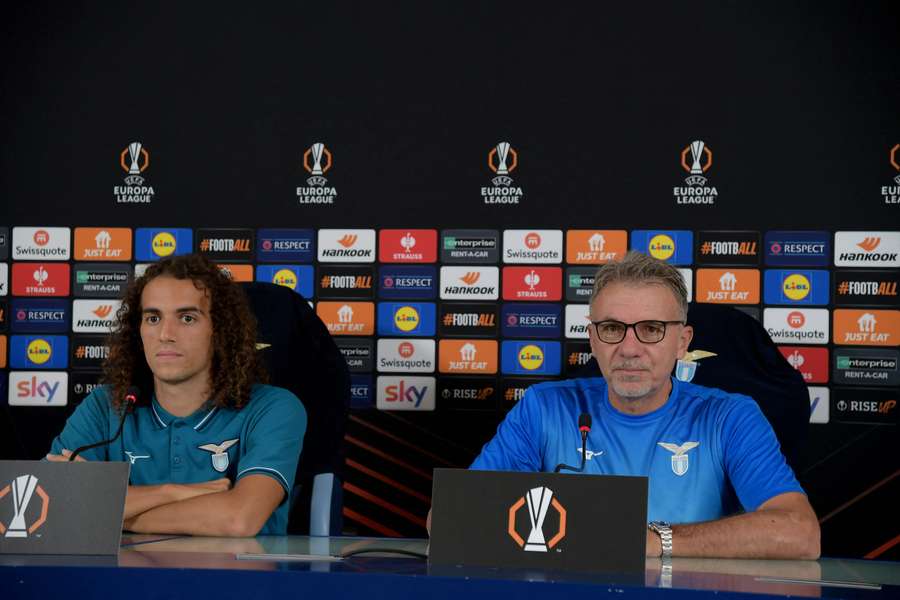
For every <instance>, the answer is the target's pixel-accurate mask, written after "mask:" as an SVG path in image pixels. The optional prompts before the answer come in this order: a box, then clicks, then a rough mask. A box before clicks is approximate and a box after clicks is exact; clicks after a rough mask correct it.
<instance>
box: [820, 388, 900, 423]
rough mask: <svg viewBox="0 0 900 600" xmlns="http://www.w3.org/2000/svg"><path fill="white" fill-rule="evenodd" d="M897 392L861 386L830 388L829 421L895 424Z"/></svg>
mask: <svg viewBox="0 0 900 600" xmlns="http://www.w3.org/2000/svg"><path fill="white" fill-rule="evenodd" d="M898 395H900V394H898V392H897V390H896V389H892V390H866V389H861V388H833V389H832V390H831V421H832V422H838V423H871V424H891V425H896V424H897V421H898V419H897V415H898V414H900V408H898V407H897V403H898Z"/></svg>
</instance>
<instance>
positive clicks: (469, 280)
mask: <svg viewBox="0 0 900 600" xmlns="http://www.w3.org/2000/svg"><path fill="white" fill-rule="evenodd" d="M479 279H481V273H479V272H478V271H469V272H468V273H466V274H465V275H463V276H462V277H460V278H459V280H460V281H462V282H463V283H464V284H466V285H475V282H476V281H478V280H479Z"/></svg>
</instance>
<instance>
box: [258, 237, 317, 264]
mask: <svg viewBox="0 0 900 600" xmlns="http://www.w3.org/2000/svg"><path fill="white" fill-rule="evenodd" d="M257 240H258V241H257V245H256V258H257V260H259V261H260V262H295V263H311V262H313V261H314V260H315V259H316V232H315V230H314V229H260V230H259V232H258V233H257Z"/></svg>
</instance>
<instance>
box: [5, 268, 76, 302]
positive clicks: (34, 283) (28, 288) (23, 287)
mask: <svg viewBox="0 0 900 600" xmlns="http://www.w3.org/2000/svg"><path fill="white" fill-rule="evenodd" d="M4 264H5V263H4ZM12 293H13V295H14V296H68V295H69V265H68V264H67V263H57V264H54V263H13V266H12Z"/></svg>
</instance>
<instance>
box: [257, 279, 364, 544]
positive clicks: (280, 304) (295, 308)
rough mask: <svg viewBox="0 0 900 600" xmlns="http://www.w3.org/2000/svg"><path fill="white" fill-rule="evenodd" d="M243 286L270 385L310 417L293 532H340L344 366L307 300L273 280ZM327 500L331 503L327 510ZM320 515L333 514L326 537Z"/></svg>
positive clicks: (347, 378) (347, 380) (346, 380)
mask: <svg viewBox="0 0 900 600" xmlns="http://www.w3.org/2000/svg"><path fill="white" fill-rule="evenodd" d="M241 287H243V289H244V291H245V292H246V294H247V298H248V300H249V302H250V306H251V309H252V310H253V313H254V314H255V315H256V319H257V322H258V335H257V344H258V345H259V346H260V348H259V352H260V354H261V356H262V357H263V360H264V362H265V365H266V367H267V369H268V371H269V377H270V383H271V384H272V385H277V386H279V387H283V388H286V389H288V390H290V391H291V392H293V393H294V394H295V395H296V396H297V397H298V398H300V400H301V402H303V405H304V407H305V408H306V413H307V418H308V422H307V428H306V435H305V437H304V440H303V451H302V453H301V454H300V463H299V465H298V467H297V475H296V479H295V488H294V489H295V494H294V497H293V498H292V507H291V514H290V517H289V519H288V533H293V534H306V533H312V534H314V535H325V534H328V533H332V534H339V533H340V525H341V506H340V502H339V500H340V497H341V496H340V486H341V482H342V481H343V472H344V432H345V429H346V424H347V410H348V407H349V405H350V374H349V372H348V370H347V363H346V362H345V361H344V357H343V355H342V354H341V352H340V350H339V349H338V347H337V345H336V344H335V343H334V340H333V339H332V337H331V334H329V332H328V329H327V328H326V327H325V324H324V323H322V321H321V320H320V319H319V317H318V316H317V315H316V313H315V312H314V311H313V309H312V308H311V307H310V306H309V304H308V303H307V301H306V299H305V298H304V297H303V296H301V295H300V294H297V293H296V292H293V291H291V290H289V289H288V288H285V287H282V286H278V285H274V284H271V283H264V282H251V283H242V284H241ZM314 486H315V487H318V490H317V491H314V490H313V488H314ZM323 486H324V488H323ZM323 489H325V490H326V491H324V492H323ZM314 500H315V501H316V502H318V503H319V507H318V510H319V515H318V517H317V516H316V515H312V518H313V521H314V522H317V523H319V525H314V526H312V528H311V526H310V515H311V511H313V510H315V507H314V506H313V505H314V502H313V501H314ZM323 502H327V504H328V505H327V506H322V503H323ZM323 510H324V511H325V512H326V513H328V514H330V519H329V523H327V524H325V527H326V528H327V531H325V532H323V531H321V527H322V525H321V522H322V515H323V513H322V511H323Z"/></svg>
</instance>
